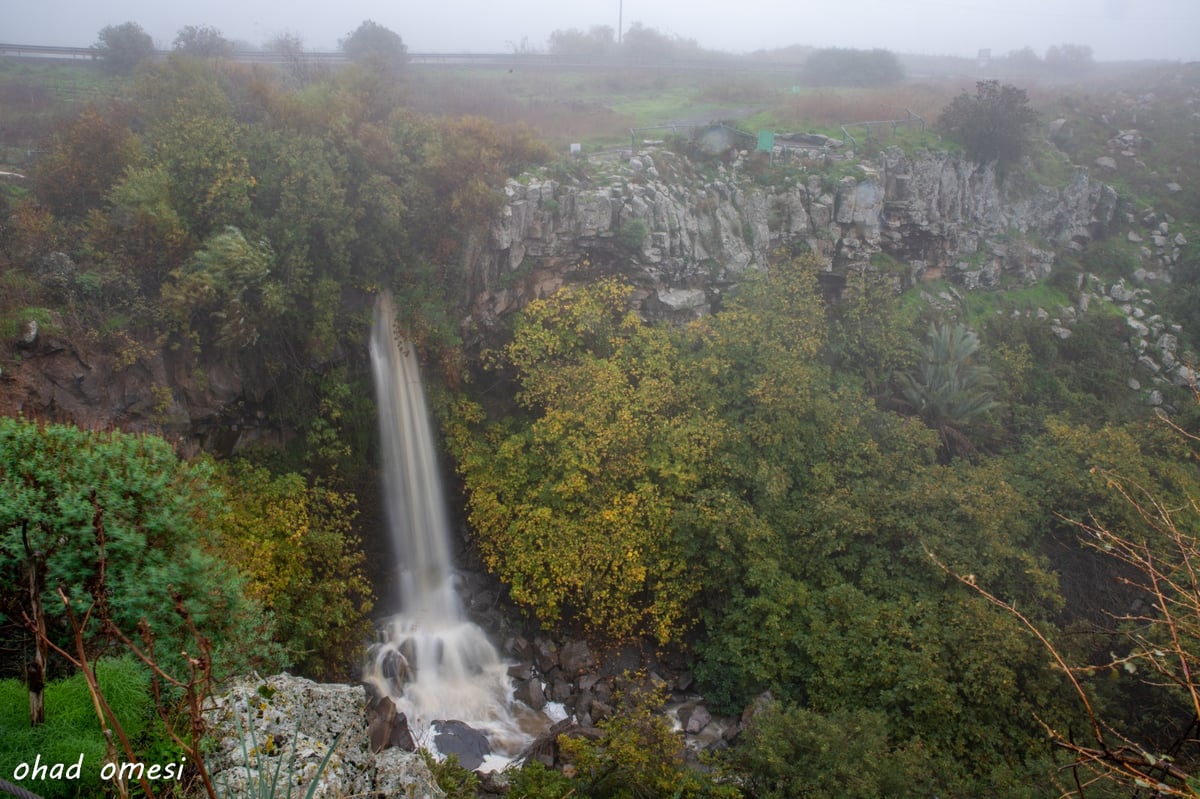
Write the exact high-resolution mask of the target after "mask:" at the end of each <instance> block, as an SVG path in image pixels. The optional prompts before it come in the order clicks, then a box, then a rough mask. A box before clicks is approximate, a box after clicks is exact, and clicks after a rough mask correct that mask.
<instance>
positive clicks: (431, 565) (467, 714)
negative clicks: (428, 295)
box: [364, 294, 532, 759]
mask: <svg viewBox="0 0 1200 799" xmlns="http://www.w3.org/2000/svg"><path fill="white" fill-rule="evenodd" d="M394 320H395V309H394V307H393V305H392V299H391V295H389V294H383V295H381V296H380V297H379V300H378V302H377V304H376V306H375V318H374V323H373V326H372V329H371V342H370V353H371V365H372V370H373V374H374V379H375V393H376V398H377V400H378V405H379V428H380V436H381V445H382V449H383V474H384V496H385V503H386V510H387V522H388V526H389V528H390V530H391V537H392V545H393V548H394V551H395V553H396V557H397V558H398V561H399V565H400V580H399V584H400V585H399V588H400V596H399V600H400V608H401V611H400V613H399V614H398V615H396V616H394V617H392V618H391V619H390V620H389V621H388V622H387V624H386V625H385V627H384V629H383V631H382V633H383V634H382V641H381V642H380V643H378V644H376V645H375V646H373V647H371V650H370V651H369V652H368V663H367V665H366V668H365V669H364V680H365V681H366V682H368V683H370V684H372V685H373V686H374V687H375V688H376V689H377V690H378V691H379V693H380V694H381V695H385V696H389V697H391V699H392V701H393V702H394V703H395V704H396V707H397V708H398V709H399V710H400V711H402V712H404V713H405V714H406V715H407V716H408V720H409V724H410V726H411V728H412V730H413V732H414V735H416V736H417V737H418V740H419V741H420V742H421V743H423V744H424V745H429V744H430V741H429V740H428V738H429V729H430V725H431V724H432V723H433V722H435V721H438V720H451V719H453V720H458V721H463V722H466V723H467V724H469V725H470V726H471V727H474V728H475V729H478V730H480V731H482V732H484V733H486V734H487V736H488V739H489V742H490V743H491V745H492V751H493V753H494V754H496V755H498V756H499V757H500V758H501V759H503V758H511V757H513V756H515V755H516V754H518V753H519V752H520V750H522V749H523V748H524V747H525V746H526V745H527V744H528V743H529V741H530V740H531V739H532V735H531V730H530V726H531V725H530V723H529V719H528V718H523V717H522V715H521V714H519V713H514V709H513V703H512V699H511V694H512V688H511V683H510V681H509V679H508V673H507V666H506V664H505V663H504V662H503V661H502V660H501V659H500V657H499V655H498V654H497V652H496V649H495V648H494V647H493V646H492V644H491V642H490V641H488V639H487V636H486V635H485V634H484V632H483V630H482V629H480V628H479V626H478V625H476V624H474V623H473V622H471V621H469V620H468V619H467V618H466V614H465V613H464V611H463V606H462V601H461V600H460V598H459V595H458V591H457V589H456V577H455V573H454V565H453V562H452V559H451V555H450V524H449V520H448V518H447V515H446V507H445V503H444V500H443V497H442V488H441V480H440V477H439V473H438V466H437V453H436V450H435V449H434V445H433V434H432V431H431V427H430V422H429V412H428V409H427V407H426V403H425V394H424V390H423V388H422V385H421V375H420V372H419V369H418V364H417V358H416V354H415V353H414V351H413V348H412V347H411V346H409V345H408V344H406V343H405V342H403V341H401V340H400V339H399V338H398V337H397V336H396V334H395V332H394V329H393V324H394ZM520 707H522V708H523V707H524V706H523V705H521V706H520ZM423 736H424V737H423Z"/></svg>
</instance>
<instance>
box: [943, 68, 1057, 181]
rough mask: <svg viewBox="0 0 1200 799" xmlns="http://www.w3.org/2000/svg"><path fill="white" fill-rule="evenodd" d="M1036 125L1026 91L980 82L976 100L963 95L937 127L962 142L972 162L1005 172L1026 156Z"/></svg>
mask: <svg viewBox="0 0 1200 799" xmlns="http://www.w3.org/2000/svg"><path fill="white" fill-rule="evenodd" d="M1036 121H1037V114H1036V113H1034V111H1033V109H1032V108H1030V107H1029V98H1028V97H1027V96H1026V94H1025V90H1024V89H1018V88H1017V87H1016V86H1010V85H1008V84H1004V85H1001V84H1000V82H999V81H996V80H981V81H979V82H978V83H976V84H975V96H974V97H972V96H971V95H969V94H967V93H966V92H963V93H962V94H960V95H959V96H958V97H955V98H954V100H953V101H952V102H951V103H950V105H948V106H946V108H945V109H943V110H942V114H941V116H940V117H939V118H938V126H939V127H940V128H941V129H942V130H944V131H945V132H946V133H948V134H950V135H951V136H952V137H954V138H956V139H958V140H959V141H961V142H962V144H963V146H964V147H966V149H967V155H969V156H970V157H971V158H973V159H974V160H976V161H978V162H980V163H995V164H996V165H997V168H999V169H1001V170H1003V169H1006V168H1007V167H1008V166H1010V165H1011V164H1013V163H1014V162H1016V161H1017V160H1019V159H1020V158H1021V156H1023V155H1025V151H1026V148H1027V146H1028V142H1029V135H1030V131H1031V128H1032V126H1033V123H1034V122H1036Z"/></svg>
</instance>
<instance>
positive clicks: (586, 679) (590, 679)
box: [576, 674, 600, 691]
mask: <svg viewBox="0 0 1200 799" xmlns="http://www.w3.org/2000/svg"><path fill="white" fill-rule="evenodd" d="M598 682H600V675H599V674H585V675H583V676H582V677H580V678H579V679H578V680H577V681H576V685H578V686H579V690H580V691H590V690H592V688H594V687H595V686H596V683H598Z"/></svg>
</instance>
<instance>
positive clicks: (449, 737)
mask: <svg viewBox="0 0 1200 799" xmlns="http://www.w3.org/2000/svg"><path fill="white" fill-rule="evenodd" d="M431 727H432V729H433V732H434V736H433V744H434V746H436V747H437V750H438V751H439V752H441V753H442V754H443V755H446V756H449V755H454V756H456V757H457V758H458V764H459V765H460V766H462V767H463V768H465V769H467V770H468V771H474V770H475V769H477V768H479V767H480V766H482V765H483V759H484V758H485V757H487V756H488V755H490V754H491V753H492V745H491V744H490V743H489V742H488V739H487V735H485V734H484V733H482V732H480V731H479V730H477V729H475V728H474V727H472V726H471V725H469V724H467V723H465V722H462V721H435V722H433V724H432V725H431Z"/></svg>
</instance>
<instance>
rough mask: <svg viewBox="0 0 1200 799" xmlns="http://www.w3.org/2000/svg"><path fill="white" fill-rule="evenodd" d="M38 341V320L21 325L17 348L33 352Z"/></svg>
mask: <svg viewBox="0 0 1200 799" xmlns="http://www.w3.org/2000/svg"><path fill="white" fill-rule="evenodd" d="M37 340H38V323H37V320H36V319H30V320H28V321H26V322H23V323H22V324H21V330H20V332H19V333H18V334H17V346H18V347H20V348H21V349H25V350H31V349H33V347H34V345H36V344H37Z"/></svg>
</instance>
